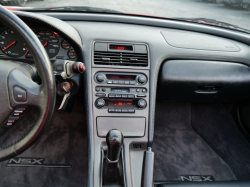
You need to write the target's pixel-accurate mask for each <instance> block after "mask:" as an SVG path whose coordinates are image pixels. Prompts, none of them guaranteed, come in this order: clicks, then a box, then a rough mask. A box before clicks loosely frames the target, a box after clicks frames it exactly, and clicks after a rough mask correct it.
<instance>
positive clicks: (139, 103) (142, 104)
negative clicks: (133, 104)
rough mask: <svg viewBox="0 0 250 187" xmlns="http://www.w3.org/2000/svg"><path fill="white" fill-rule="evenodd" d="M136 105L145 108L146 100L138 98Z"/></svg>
mask: <svg viewBox="0 0 250 187" xmlns="http://www.w3.org/2000/svg"><path fill="white" fill-rule="evenodd" d="M138 106H139V107H140V108H145V107H146V106H147V101H146V100H144V99H139V100H138Z"/></svg>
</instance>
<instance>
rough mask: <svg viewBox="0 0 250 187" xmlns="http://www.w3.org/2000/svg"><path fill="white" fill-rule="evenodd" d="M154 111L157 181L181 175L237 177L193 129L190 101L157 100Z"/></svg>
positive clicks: (155, 173) (231, 178)
mask: <svg viewBox="0 0 250 187" xmlns="http://www.w3.org/2000/svg"><path fill="white" fill-rule="evenodd" d="M155 114H156V116H155V133H154V144H153V151H154V153H155V165H154V181H180V180H181V178H180V175H212V176H213V177H214V179H215V181H230V180H237V179H236V177H235V175H234V173H233V172H232V171H231V169H230V167H229V166H228V165H227V164H226V163H225V162H224V161H223V160H222V159H221V158H220V157H219V156H218V155H217V154H216V153H215V152H214V151H213V150H212V149H211V148H210V147H209V146H208V144H207V143H206V142H205V141H204V140H203V139H202V138H201V137H200V136H199V135H198V134H197V133H196V132H195V131H194V130H193V129H192V127H191V105H190V104H171V103H157V106H156V112H155ZM200 122H201V123H202V121H200Z"/></svg>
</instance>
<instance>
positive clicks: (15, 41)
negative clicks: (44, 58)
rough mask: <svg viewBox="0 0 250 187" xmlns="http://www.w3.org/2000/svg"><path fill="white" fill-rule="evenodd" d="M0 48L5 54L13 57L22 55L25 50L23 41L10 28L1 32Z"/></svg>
mask: <svg viewBox="0 0 250 187" xmlns="http://www.w3.org/2000/svg"><path fill="white" fill-rule="evenodd" d="M0 48H1V50H2V51H3V52H4V53H5V54H6V55H8V56H10V57H15V58H17V57H21V56H23V55H24V54H25V53H26V51H27V47H26V45H25V43H24V42H23V41H21V40H20V37H18V36H17V35H16V34H15V33H14V31H12V30H10V29H6V30H4V31H3V32H1V34H0Z"/></svg>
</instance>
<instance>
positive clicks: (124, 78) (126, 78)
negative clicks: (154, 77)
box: [106, 74, 136, 80]
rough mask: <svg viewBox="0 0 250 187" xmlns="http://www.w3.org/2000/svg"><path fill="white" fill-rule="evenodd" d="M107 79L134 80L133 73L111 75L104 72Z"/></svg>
mask: <svg viewBox="0 0 250 187" xmlns="http://www.w3.org/2000/svg"><path fill="white" fill-rule="evenodd" d="M106 77H107V79H109V80H135V78H136V76H135V75H112V74H106Z"/></svg>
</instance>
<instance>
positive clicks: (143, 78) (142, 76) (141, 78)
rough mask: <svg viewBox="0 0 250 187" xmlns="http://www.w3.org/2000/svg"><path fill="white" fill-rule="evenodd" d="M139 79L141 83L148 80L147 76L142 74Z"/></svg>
mask: <svg viewBox="0 0 250 187" xmlns="http://www.w3.org/2000/svg"><path fill="white" fill-rule="evenodd" d="M137 80H138V82H139V83H141V84H144V83H145V82H146V81H147V77H146V76H145V75H140V76H139V77H138V79H137Z"/></svg>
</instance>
